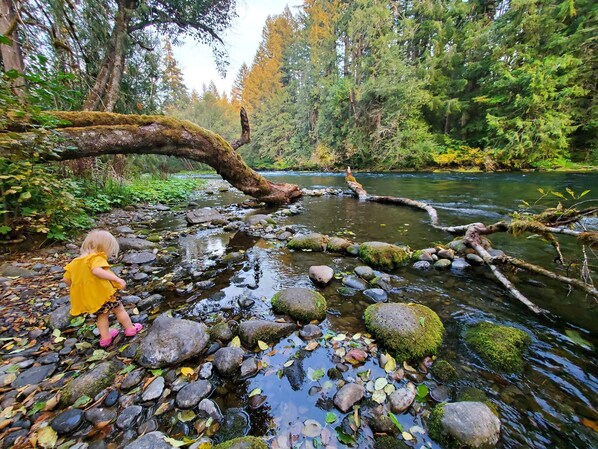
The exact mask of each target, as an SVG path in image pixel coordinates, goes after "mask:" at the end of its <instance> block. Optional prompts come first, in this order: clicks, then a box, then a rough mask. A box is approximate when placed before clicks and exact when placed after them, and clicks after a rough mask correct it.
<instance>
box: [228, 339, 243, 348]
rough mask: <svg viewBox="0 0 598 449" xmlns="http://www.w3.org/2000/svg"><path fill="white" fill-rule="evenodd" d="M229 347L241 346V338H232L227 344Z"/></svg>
mask: <svg viewBox="0 0 598 449" xmlns="http://www.w3.org/2000/svg"><path fill="white" fill-rule="evenodd" d="M228 345H229V346H230V347H231V348H240V347H241V339H240V338H239V336H236V337H235V338H233V339H232V340H231V341H230V343H229V344H228Z"/></svg>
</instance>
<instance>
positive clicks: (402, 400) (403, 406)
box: [388, 382, 417, 413]
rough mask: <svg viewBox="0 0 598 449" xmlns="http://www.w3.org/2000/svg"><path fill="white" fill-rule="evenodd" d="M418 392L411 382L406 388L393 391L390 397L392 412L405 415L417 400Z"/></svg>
mask: <svg viewBox="0 0 598 449" xmlns="http://www.w3.org/2000/svg"><path fill="white" fill-rule="evenodd" d="M416 391H417V390H416V388H415V385H413V384H412V383H411V382H409V383H408V384H407V386H406V387H401V388H398V389H397V390H395V391H393V392H392V393H391V394H390V396H389V397H388V400H389V402H390V409H391V410H392V412H393V413H403V412H404V411H405V410H407V409H408V408H409V407H410V406H411V404H413V401H414V400H415V395H416Z"/></svg>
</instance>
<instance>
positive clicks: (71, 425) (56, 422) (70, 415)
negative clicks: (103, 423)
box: [51, 408, 83, 435]
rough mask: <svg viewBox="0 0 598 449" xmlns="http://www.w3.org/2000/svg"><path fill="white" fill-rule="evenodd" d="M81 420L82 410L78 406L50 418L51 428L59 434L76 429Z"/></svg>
mask: <svg viewBox="0 0 598 449" xmlns="http://www.w3.org/2000/svg"><path fill="white" fill-rule="evenodd" d="M82 422H83V411H81V410H79V409H78V408H72V409H69V410H66V411H64V412H62V413H60V415H58V416H57V417H56V418H54V419H53V420H52V424H51V426H52V429H54V430H55V431H56V433H57V434H59V435H66V434H68V433H71V432H73V431H74V430H76V429H77V428H78V427H79V426H80V425H81V423H82Z"/></svg>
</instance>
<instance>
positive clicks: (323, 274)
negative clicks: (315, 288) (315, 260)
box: [309, 265, 334, 286]
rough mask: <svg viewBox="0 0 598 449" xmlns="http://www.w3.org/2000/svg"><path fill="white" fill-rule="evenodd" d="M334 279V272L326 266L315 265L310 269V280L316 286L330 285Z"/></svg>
mask: <svg viewBox="0 0 598 449" xmlns="http://www.w3.org/2000/svg"><path fill="white" fill-rule="evenodd" d="M333 277H334V270H333V269H332V268H330V267H328V266H326V265H314V266H311V267H309V278H310V279H311V280H312V282H313V283H314V284H316V285H320V286H324V285H328V283H329V282H330V281H331V280H332V278H333Z"/></svg>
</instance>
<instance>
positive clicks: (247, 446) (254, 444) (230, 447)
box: [213, 436, 268, 449]
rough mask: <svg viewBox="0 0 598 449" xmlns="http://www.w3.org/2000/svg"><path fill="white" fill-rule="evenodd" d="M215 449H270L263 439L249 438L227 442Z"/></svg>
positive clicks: (214, 448)
mask: <svg viewBox="0 0 598 449" xmlns="http://www.w3.org/2000/svg"><path fill="white" fill-rule="evenodd" d="M213 449H268V445H267V444H266V443H265V442H264V440H262V439H261V438H257V437H250V436H248V437H242V438H235V439H233V440H228V441H225V442H224V443H220V444H217V445H216V446H214V447H213Z"/></svg>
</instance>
